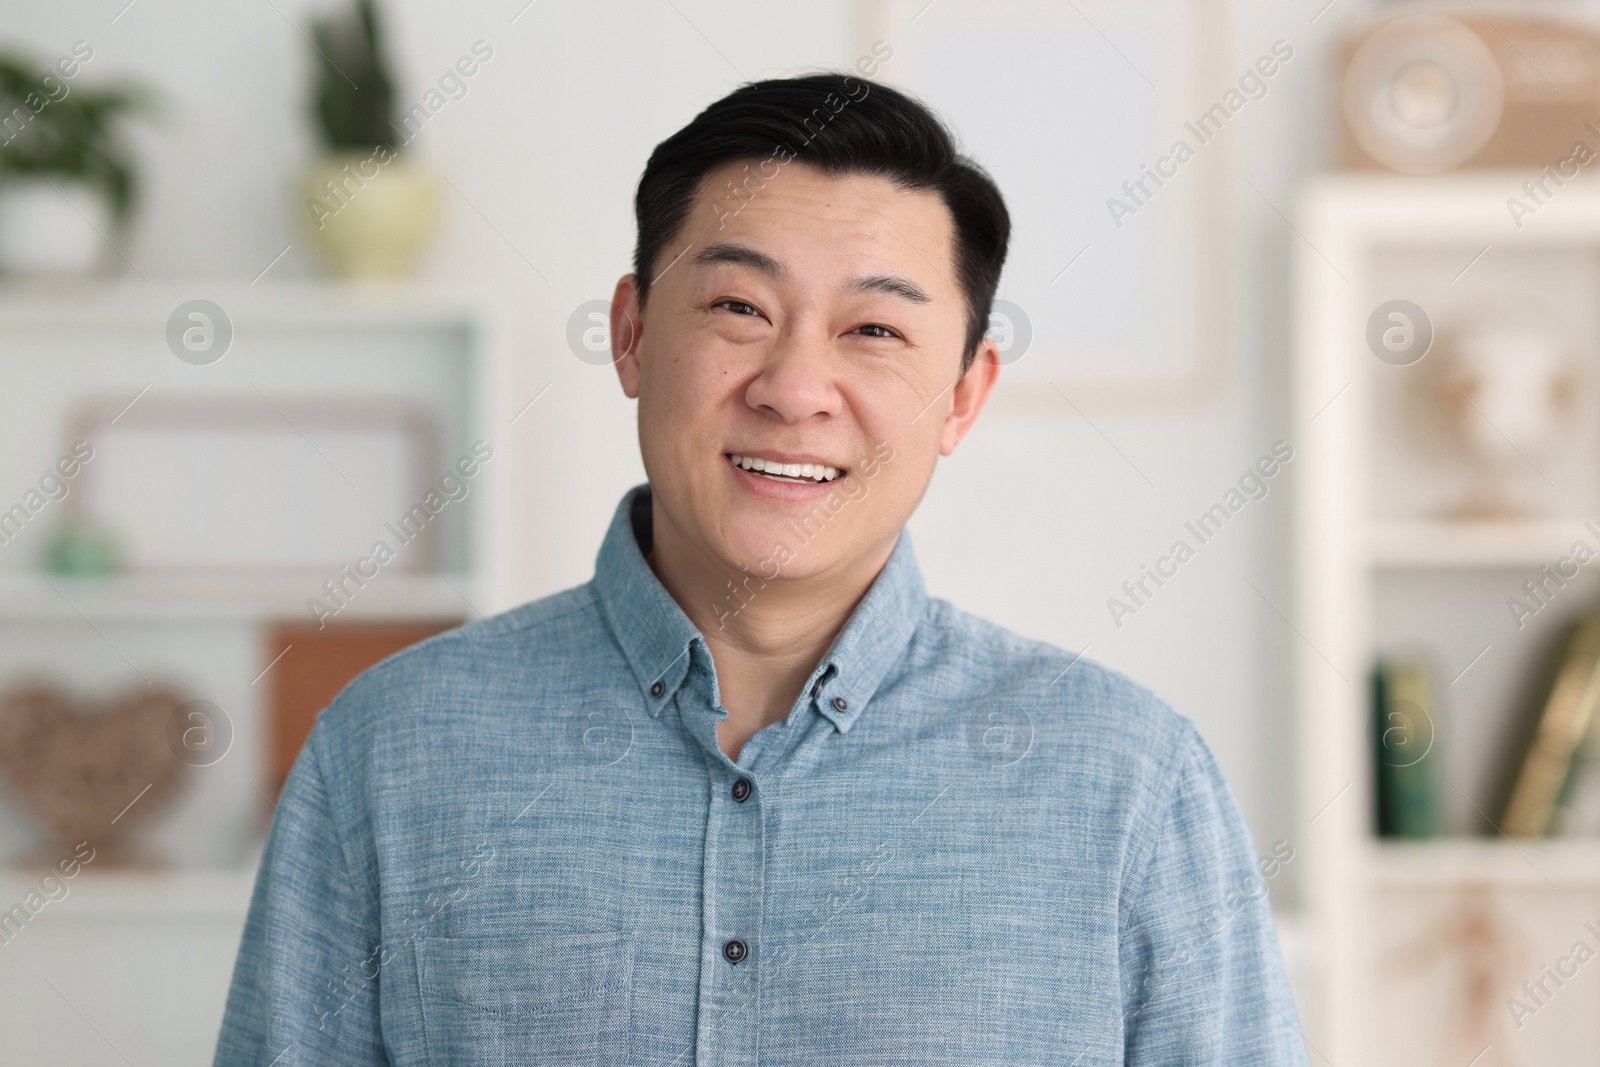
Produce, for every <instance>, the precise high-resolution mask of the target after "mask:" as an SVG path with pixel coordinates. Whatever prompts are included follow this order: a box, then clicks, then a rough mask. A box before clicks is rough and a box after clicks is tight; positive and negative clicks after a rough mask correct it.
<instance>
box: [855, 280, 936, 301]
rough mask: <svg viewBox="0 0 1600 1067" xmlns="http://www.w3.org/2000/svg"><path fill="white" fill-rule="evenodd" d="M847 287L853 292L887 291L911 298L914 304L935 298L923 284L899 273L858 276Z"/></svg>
mask: <svg viewBox="0 0 1600 1067" xmlns="http://www.w3.org/2000/svg"><path fill="white" fill-rule="evenodd" d="M846 288H847V289H848V290H849V291H850V292H852V293H886V294H887V295H889V296H898V297H899V298H900V299H902V300H909V301H911V302H912V303H913V304H926V303H927V302H928V301H930V300H932V299H933V298H932V297H930V296H929V295H928V294H927V292H926V291H925V290H924V289H923V288H922V286H920V285H918V284H917V283H916V282H913V281H910V280H908V279H906V278H902V277H900V276H899V275H898V274H873V275H869V276H868V277H865V278H857V279H855V280H854V281H852V282H851V283H850V284H849V286H847V287H846Z"/></svg>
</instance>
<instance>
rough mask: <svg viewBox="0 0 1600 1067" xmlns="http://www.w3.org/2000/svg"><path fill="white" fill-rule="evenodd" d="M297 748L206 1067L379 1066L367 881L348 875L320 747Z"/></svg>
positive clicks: (374, 938) (376, 960)
mask: <svg viewBox="0 0 1600 1067" xmlns="http://www.w3.org/2000/svg"><path fill="white" fill-rule="evenodd" d="M322 732H323V731H322V721H321V720H320V719H319V720H318V723H317V726H316V727H314V728H313V729H312V732H311V736H310V737H309V738H307V740H306V743H305V745H304V747H302V748H301V750H300V755H299V756H298V757H297V758H296V760H295V762H294V766H293V768H292V769H291V770H290V772H289V777H288V779H287V781H286V782H285V783H284V787H283V794H282V796H280V797H279V799H278V805H277V813H276V814H275V815H274V816H273V820H272V827H271V829H270V830H269V831H268V834H267V843H266V848H265V850H264V851H263V854H262V859H261V868H260V870H259V872H258V873H257V875H256V883H255V890H254V892H253V894H252V896H251V900H250V911H249V915H248V916H247V918H246V920H245V927H244V936H243V938H242V940H241V943H240V947H239V957H238V961H237V962H236V963H235V965H234V972H233V984H232V988H231V989H230V990H229V993H228V1002H227V1009H226V1011H225V1013H224V1016H223V1020H222V1032H221V1035H220V1037H219V1038H218V1041H217V1054H216V1059H215V1060H214V1067H269V1065H270V1067H290V1065H297V1064H313V1063H325V1064H339V1065H340V1067H369V1065H371V1067H377V1065H387V1064H388V1063H389V1059H388V1056H387V1054H386V1053H385V1051H384V1047H383V1039H382V1035H381V1033H380V1030H379V1024H378V982H379V980H380V979H381V978H382V975H381V973H380V971H381V964H382V962H383V961H384V958H385V957H384V955H381V954H380V948H381V946H380V944H379V932H378V926H377V921H376V919H377V907H376V887H375V885H374V884H373V883H372V882H371V881H370V880H368V879H362V878H357V877H353V875H352V865H351V864H350V862H349V860H348V856H347V853H346V851H345V846H344V841H343V840H342V839H341V835H340V833H339V831H338V828H337V824H336V822H335V820H334V817H333V811H332V805H331V802H330V797H329V795H328V790H327V786H326V778H325V777H324V774H323V769H322V767H323V764H322V760H321V758H319V755H318V748H319V744H318V742H319V740H320V736H319V735H321V734H322Z"/></svg>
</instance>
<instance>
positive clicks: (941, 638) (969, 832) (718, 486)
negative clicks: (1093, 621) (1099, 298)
mask: <svg viewBox="0 0 1600 1067" xmlns="http://www.w3.org/2000/svg"><path fill="white" fill-rule="evenodd" d="M636 212H637V216H638V226H639V241H638V248H637V251H636V255H635V264H634V266H635V270H634V273H632V274H629V275H627V276H626V277H624V278H623V279H622V280H621V281H620V282H619V283H618V285H617V287H616V292H615V295H614V297H613V303H612V314H611V325H612V336H613V343H614V351H615V352H616V354H617V359H616V369H617V372H618V374H619V376H620V378H621V382H622V387H623V391H624V392H625V393H626V394H627V395H628V396H629V397H631V398H635V399H636V400H637V401H638V418H639V441H640V447H641V450H642V453H643V457H644V465H645V469H646V472H647V474H648V476H649V482H648V484H647V485H644V486H640V487H638V488H636V489H634V490H633V491H631V492H629V493H628V494H627V495H626V496H625V497H624V498H623V500H622V502H621V504H620V505H619V507H618V508H617V511H616V515H615V517H614V518H613V520H612V523H611V527H610V530H609V531H608V532H607V534H606V536H605V540H604V543H603V544H602V546H601V548H600V553H599V559H598V562H597V566H596V573H595V577H594V579H593V580H592V581H591V582H589V583H588V584H586V585H584V586H581V587H579V588H577V589H572V590H569V591H567V592H564V593H560V594H557V595H555V596H552V597H548V598H546V599H543V600H539V601H536V602H534V603H530V604H526V605H523V606H522V607H519V608H517V609H515V610H512V611H509V612H506V613H504V614H502V615H499V616H497V617H495V618H491V619H487V620H483V621H481V622H477V623H474V624H471V625H467V626H463V627H461V628H459V629H456V630H453V631H451V632H449V633H446V634H443V635H440V636H438V637H435V638H432V639H430V640H428V641H425V642H423V643H421V644H419V645H416V646H414V647H412V648H410V649H407V650H406V651H404V652H402V653H400V654H398V655H396V656H393V657H391V658H390V659H388V660H386V661H385V662H383V663H381V664H379V665H378V666H376V667H374V668H372V669H371V670H368V671H367V672H365V673H364V674H362V675H361V676H360V677H359V678H357V679H356V680H355V681H354V682H352V683H351V684H350V686H348V687H347V688H346V689H345V690H344V691H343V692H342V693H341V694H340V695H339V697H338V698H337V699H336V700H335V701H334V702H333V704H332V705H331V706H330V707H329V708H327V709H326V710H325V712H324V713H323V714H322V715H321V716H320V717H319V719H318V722H317V725H316V727H315V729H314V730H313V731H312V733H311V736H310V738H309V740H308V741H307V742H306V745H305V748H304V750H303V751H302V752H301V754H300V757H299V760H298V761H297V763H296V765H295V767H294V771H293V773H292V774H291V775H290V778H289V781H288V784H287V786H286V788H285V790H284V795H283V799H282V802H281V804H280V811H279V813H278V816H277V818H276V821H275V823H274V826H273V829H272V832H271V835H270V838H269V841H268V845H267V849H266V853H265V857H264V860H263V865H262V869H261V874H260V878H259V881H258V883H257V886H256V892H255V897H254V900H253V902H252V904H251V909H250V916H249V920H248V923H247V926H246V929H245V935H244V942H243V947H242V949H241V953H240V957H239V963H238V968H237V972H236V974H235V977H234V984H233V989H232V993H231V996H230V998H229V1001H228V1009H227V1018H226V1020H225V1022H224V1024H223V1031H222V1036H221V1041H220V1045H219V1049H218V1053H217V1061H216V1062H217V1063H218V1064H220V1065H233V1064H254V1065H265V1064H268V1063H273V1062H282V1063H297V1064H338V1065H341V1067H348V1065H361V1064H381V1063H393V1064H396V1065H411V1064H431V1065H432V1067H442V1065H444V1064H458V1063H473V1064H557V1063H559V1064H681V1065H689V1064H699V1065H712V1064H715V1065H723V1064H756V1063H761V1064H794V1065H802V1064H803V1065H808V1067H812V1065H818V1064H829V1065H833V1064H871V1065H882V1064H906V1065H916V1067H927V1065H931V1064H950V1065H955V1064H960V1065H963V1067H972V1065H983V1064H996V1065H998V1064H1007V1065H1011V1064H1034V1063H1053V1064H1062V1065H1063V1067H1065V1065H1067V1064H1077V1065H1079V1067H1089V1065H1102V1064H1123V1063H1127V1064H1164V1065H1168V1064H1179V1063H1212V1064H1224V1063H1225V1064H1229V1065H1240V1064H1300V1063H1304V1062H1305V1053H1304V1046H1303V1043H1302V1041H1301V1039H1300V1037H1299V1035H1298V1032H1297V1029H1296V1024H1295V1022H1294V1017H1295V1016H1294V1007H1293V1004H1292V1003H1291V1001H1290V997H1289V994H1288V991H1287V987H1286V983H1285V981H1284V978H1283V974H1282V966H1281V962H1280V960H1279V957H1278V951H1277V947H1276V944H1275V941H1274V938H1273V933H1272V925H1271V918H1270V914H1269V911H1268V908H1267V905H1266V903H1265V899H1264V897H1265V883H1264V881H1263V879H1262V876H1261V872H1260V871H1258V869H1257V863H1258V860H1257V857H1256V855H1255V851H1254V849H1253V847H1252V845H1251V842H1250V840H1249V837H1248V834H1247V832H1246V829H1245V827H1244V825H1243V822H1242V820H1241V818H1240V816H1239V813H1238V810H1237V807H1236V805H1235V803H1234V800H1233V798H1232V796H1231V794H1230V792H1229V790H1228V787H1227V785H1226V784H1225V782H1224V781H1223V778H1222V776H1221V774H1220V772H1219V771H1218V769H1217V766H1216V764H1215V762H1214V761H1213V759H1212V757H1211V755H1210V753H1209V751H1208V750H1207V749H1206V747H1205V745H1204V744H1203V743H1202V741H1201V740H1200V738H1199V737H1198V736H1197V735H1196V733H1195V731H1194V729H1193V727H1192V726H1191V725H1190V724H1189V722H1188V721H1187V720H1185V719H1183V718H1181V717H1180V716H1178V715H1177V714H1176V713H1175V712H1174V711H1172V710H1171V709H1169V708H1168V707H1167V706H1166V705H1164V704H1163V703H1162V702H1161V701H1160V700H1159V699H1158V698H1156V697H1155V696H1154V695H1152V694H1151V693H1150V692H1149V691H1147V690H1145V689H1143V688H1140V687H1139V686H1137V685H1135V684H1134V683H1132V682H1130V681H1129V680H1127V679H1126V678H1124V677H1122V676H1121V675H1119V674H1117V673H1115V672H1113V671H1111V670H1108V669H1106V668H1104V667H1100V666H1097V665H1096V664H1094V663H1092V662H1091V661H1089V660H1087V659H1083V658H1080V657H1075V656H1073V655H1070V654H1068V653H1066V652H1063V651H1061V650H1059V649H1056V648H1053V647H1051V646H1048V645H1044V644H1041V643H1038V642H1034V641H1027V640H1024V639H1022V638H1019V637H1017V636H1014V635H1013V634H1011V633H1009V632H1007V631H1005V630H1002V629H1000V628H999V627H996V626H993V625H991V624H989V623H986V622H983V621H981V620H979V619H976V618H973V617H972V616H969V615H966V614H964V613H962V612H961V611H959V610H957V609H956V608H954V607H952V606H951V605H949V604H947V603H944V602H942V601H938V600H933V599H930V598H929V597H928V596H927V594H926V593H925V592H924V590H923V585H922V581H921V578H920V576H919V574H918V571H917V565H916V562H915V559H914V558H913V556H912V551H911V543H910V540H909V538H908V536H907V535H906V533H905V531H904V529H903V526H904V524H905V522H906V519H907V518H908V517H909V516H910V514H911V513H912V511H913V510H914V509H915V507H916V505H917V503H918V501H920V500H921V498H922V495H923V493H924V491H925V490H926V489H927V486H928V482H929V479H930V478H931V476H932V473H933V469H934V466H935V464H936V462H937V459H938V457H939V456H941V455H949V454H950V453H951V452H952V451H953V450H954V449H955V447H956V445H957V444H958V442H959V441H960V440H961V438H962V437H963V435H965V434H966V432H967V431H968V430H969V429H970V428H971V427H972V424H973V421H974V420H975V419H976V418H977V416H978V412H979V410H980V409H981V408H982V406H983V403H984V400H985V398H986V397H987V396H988V394H989V391H990V389H991V388H992V387H993V385H994V383H995V379H996V375H997V373H998V358H997V356H998V353H997V351H996V348H995V345H994V343H993V342H992V341H991V340H989V339H986V338H985V336H984V334H985V328H986V326H987V321H988V314H987V313H988V309H989V306H990V303H991V301H992V299H993V295H994V291H995V287H996V284H997V281H998V278H999V275H1000V271H1001V267H1002V265H1003V263H1004V259H1005V252H1006V244H1007V240H1008V235H1009V229H1010V223H1009V220H1008V216H1007V213H1006V209H1005V206H1004V204H1003V202H1002V200H1001V198H1000V195H999V192H998V191H997V190H996V189H995V187H994V185H993V183H992V182H991V181H990V180H989V179H988V177H987V176H985V174H984V173H983V172H982V171H981V170H980V169H978V168H977V167H976V166H975V165H974V164H972V163H971V162H970V161H968V160H966V159H964V158H963V157H961V156H960V155H959V154H957V152H956V151H955V149H954V147H953V146H952V142H951V139H950V137H949V135H948V133H947V132H946V130H945V129H944V127H943V126H942V125H941V124H940V123H939V121H938V120H937V119H936V118H935V117H934V116H933V115H932V114H931V113H929V112H928V111H927V110H926V109H925V108H924V107H923V106H922V105H920V104H918V103H916V102H915V101H913V100H912V99H910V98H908V97H906V96H904V95H902V94H899V93H896V92H894V91H892V90H890V89H888V88H884V87H881V86H875V85H871V84H869V83H867V82H863V81H859V80H857V79H855V78H853V77H849V76H842V75H833V74H828V75H817V76H812V77H806V78H798V79H790V80H777V81H767V82H760V83H756V84H752V85H747V86H745V87H743V88H741V89H739V90H738V91H736V92H734V93H733V94H731V95H730V96H728V97H727V98H726V99H723V100H721V101H718V102H717V103H715V104H713V105H711V106H710V107H709V108H707V109H706V110H705V111H704V112H703V113H702V114H700V115H699V116H698V117H697V118H696V119H695V120H694V121H693V122H691V123H690V124H689V125H688V126H686V127H685V128H684V129H682V130H680V131H679V132H678V133H676V134H674V135H673V136H672V137H670V138H668V139H667V140H666V141H665V142H663V143H662V144H661V145H659V146H658V147H657V148H656V150H655V152H654V154H653V155H652V156H651V158H650V161H649V164H648V166H647V167H646V168H645V172H644V175H643V177H642V179H641V180H640V183H639V189H638V196H637V200H636ZM564 460H565V461H570V462H582V457H576V456H574V457H564ZM1279 858H1280V859H1281V858H1282V857H1281V856H1280V857H1279ZM1265 862H1271V861H1270V860H1269V861H1265ZM278 1057H282V1059H276V1058H278Z"/></svg>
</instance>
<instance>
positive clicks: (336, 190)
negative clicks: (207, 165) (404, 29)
mask: <svg viewBox="0 0 1600 1067" xmlns="http://www.w3.org/2000/svg"><path fill="white" fill-rule="evenodd" d="M312 42H313V44H314V45H315V48H316V56H315V65H316V71H317V74H316V86H315V93H314V98H313V112H314V114H315V116H316V122H317V130H318V133H319V134H320V135H321V139H322V144H323V149H324V153H323V156H322V158H320V159H318V160H316V161H315V162H314V163H313V164H312V165H311V166H310V167H309V168H308V170H307V173H306V176H305V179H304V181H303V182H302V188H301V197H302V200H303V202H304V207H303V214H304V217H305V220H306V223H307V225H308V227H309V228H310V231H311V233H312V235H313V237H314V238H315V240H316V242H317V244H318V246H319V247H320V248H321V250H322V253H323V256H324V258H325V259H326V261H327V264H328V268H329V270H330V272H331V273H332V274H333V275H334V276H335V277H339V278H348V279H368V280H395V279H400V278H404V277H407V276H408V275H410V274H411V272H412V270H413V268H414V266H415V264H416V260H417V257H418V255H419V254H420V253H421V251H422V249H423V247H424V246H425V245H426V244H427V243H428V240H429V238H431V237H432V235H433V231H434V227H435V225H436V223H437V220H438V212H439V187H438V183H437V181H436V180H435V178H434V177H433V175H432V174H430V173H428V172H427V171H426V170H423V169H421V168H418V167H415V166H412V165H410V164H409V162H408V161H406V160H404V159H402V158H401V152H402V150H403V148H404V134H403V131H402V130H400V129H399V128H397V127H396V125H395V123H394V91H393V82H392V81H391V79H390V77H389V72H388V66H387V64H386V62H385V60H384V57H383V48H382V39H381V32H380V26H379V21H378V12H377V8H376V6H375V4H374V3H373V0H355V3H354V5H353V6H352V8H351V9H350V11H349V12H348V13H347V14H346V15H344V16H343V17H338V18H327V19H319V20H318V21H316V22H315V23H314V24H313V25H312Z"/></svg>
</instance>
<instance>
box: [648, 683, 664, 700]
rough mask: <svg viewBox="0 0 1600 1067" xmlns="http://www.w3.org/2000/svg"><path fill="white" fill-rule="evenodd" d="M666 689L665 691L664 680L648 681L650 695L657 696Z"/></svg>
mask: <svg viewBox="0 0 1600 1067" xmlns="http://www.w3.org/2000/svg"><path fill="white" fill-rule="evenodd" d="M666 691H667V685H666V683H665V682H661V681H655V682H651V683H650V695H651V696H653V697H658V696H660V695H661V694H662V693H665V692H666Z"/></svg>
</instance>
